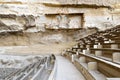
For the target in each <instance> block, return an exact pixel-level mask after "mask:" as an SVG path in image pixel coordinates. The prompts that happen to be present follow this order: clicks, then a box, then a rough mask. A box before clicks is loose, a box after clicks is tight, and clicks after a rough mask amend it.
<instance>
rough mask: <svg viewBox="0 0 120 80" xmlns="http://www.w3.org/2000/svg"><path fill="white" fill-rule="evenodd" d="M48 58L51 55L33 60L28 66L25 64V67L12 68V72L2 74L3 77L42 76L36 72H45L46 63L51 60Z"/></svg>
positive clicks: (28, 79)
mask: <svg viewBox="0 0 120 80" xmlns="http://www.w3.org/2000/svg"><path fill="white" fill-rule="evenodd" d="M48 59H50V57H43V58H41V59H39V60H38V61H36V62H33V63H31V64H29V65H28V66H25V67H24V68H21V69H19V70H16V71H13V70H12V71H11V74H8V75H7V76H3V75H1V77H3V78H2V79H5V80H36V79H32V77H34V76H35V78H36V77H39V76H40V75H39V76H38V75H37V76H36V74H38V72H39V74H41V73H42V72H43V70H44V69H45V67H46V64H47V63H50V60H48ZM48 61H49V62H48ZM41 70H42V71H41ZM40 71H41V72H40ZM9 73H10V72H9ZM0 79H1V78H0Z"/></svg>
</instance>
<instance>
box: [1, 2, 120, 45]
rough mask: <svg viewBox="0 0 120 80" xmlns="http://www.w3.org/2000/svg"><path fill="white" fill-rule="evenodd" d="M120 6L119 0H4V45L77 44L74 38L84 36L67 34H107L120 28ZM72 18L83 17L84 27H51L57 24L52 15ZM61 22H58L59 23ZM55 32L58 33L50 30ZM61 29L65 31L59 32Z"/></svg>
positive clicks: (82, 23)
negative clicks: (86, 31) (94, 30)
mask: <svg viewBox="0 0 120 80" xmlns="http://www.w3.org/2000/svg"><path fill="white" fill-rule="evenodd" d="M51 2H52V3H51ZM65 2H66V3H65ZM69 2H70V3H69ZM64 3H65V4H64ZM58 4H59V5H58ZM119 4H120V2H119V0H109V1H108V0H94V1H93V0H82V1H81V0H52V1H51V0H39V1H38V0H0V34H1V35H2V36H1V38H0V41H1V43H3V45H28V44H34V43H43V42H44V41H45V42H50V43H53V42H54V43H59V42H67V41H74V40H75V39H76V37H75V36H74V35H76V34H77V35H80V34H82V33H78V32H79V31H78V30H74V31H73V32H67V31H68V30H67V29H75V28H86V29H88V28H93V27H96V28H98V29H99V30H104V29H107V28H110V27H114V26H116V25H120V23H119V21H120V5H119ZM110 7H111V8H110ZM69 14H74V15H75V17H76V16H80V18H81V26H80V27H78V26H76V24H75V25H74V23H75V22H74V21H73V22H71V23H70V22H68V24H69V26H70V28H69V27H68V26H65V27H64V28H63V27H61V26H60V24H59V25H58V27H57V28H56V27H55V25H56V24H55V25H53V26H49V25H48V23H49V22H51V21H52V20H54V21H55V22H57V20H56V18H55V19H54V18H52V19H51V18H49V17H51V15H58V16H59V15H60V16H61V15H63V16H62V17H64V15H69ZM46 15H48V16H49V17H48V16H46ZM75 20H76V19H75ZM61 22H62V21H59V20H58V23H61ZM63 22H64V21H63ZM72 23H73V24H72ZM53 24H54V23H53ZM46 25H47V26H46ZM51 28H52V29H55V30H58V31H54V30H53V31H48V30H47V29H51ZM61 28H62V29H64V30H63V31H59V29H61ZM77 31H78V32H77ZM6 32H8V33H9V32H14V33H12V34H14V35H12V34H5V33H6ZM17 32H20V35H18V34H17ZM3 33H4V34H3ZM16 34H17V35H16ZM21 34H22V35H21ZM23 34H24V36H23ZM77 35H76V36H77ZM83 35H84V34H83ZM78 37H79V36H78ZM29 40H30V41H29ZM6 41H8V42H7V43H6ZM1 45H2V44H1Z"/></svg>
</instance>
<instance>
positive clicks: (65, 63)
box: [56, 56, 85, 80]
mask: <svg viewBox="0 0 120 80" xmlns="http://www.w3.org/2000/svg"><path fill="white" fill-rule="evenodd" d="M56 59H57V75H56V80H85V78H84V76H83V75H82V74H81V73H80V72H79V71H78V70H77V68H76V67H75V66H74V65H73V64H72V63H71V62H70V61H69V60H67V59H66V58H64V57H62V56H56Z"/></svg>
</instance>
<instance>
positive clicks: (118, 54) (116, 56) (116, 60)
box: [113, 52, 120, 62]
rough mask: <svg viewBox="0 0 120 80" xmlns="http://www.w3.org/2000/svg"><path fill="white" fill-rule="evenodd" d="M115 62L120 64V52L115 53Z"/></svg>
mask: <svg viewBox="0 0 120 80" xmlns="http://www.w3.org/2000/svg"><path fill="white" fill-rule="evenodd" d="M113 62H120V53H119V52H115V53H113Z"/></svg>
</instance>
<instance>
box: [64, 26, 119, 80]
mask: <svg viewBox="0 0 120 80" xmlns="http://www.w3.org/2000/svg"><path fill="white" fill-rule="evenodd" d="M119 33H120V27H115V28H112V29H108V30H105V31H99V32H97V33H94V34H92V35H88V36H87V37H85V38H82V39H80V40H79V41H78V43H77V44H76V45H75V46H73V47H72V48H69V49H66V50H65V51H64V53H63V54H64V56H65V57H67V58H68V59H70V60H71V61H72V62H73V63H74V64H75V66H76V67H77V68H78V69H79V70H80V72H82V74H83V75H84V76H85V78H86V79H87V80H116V79H118V80H120V35H119Z"/></svg>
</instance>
